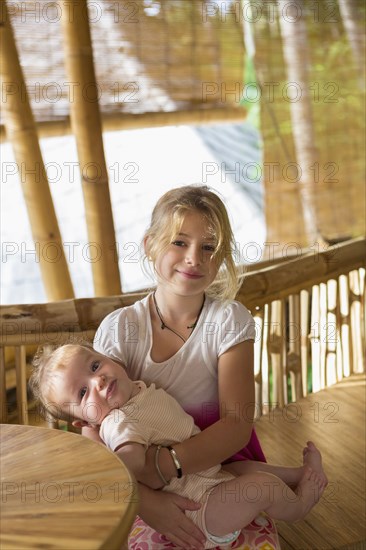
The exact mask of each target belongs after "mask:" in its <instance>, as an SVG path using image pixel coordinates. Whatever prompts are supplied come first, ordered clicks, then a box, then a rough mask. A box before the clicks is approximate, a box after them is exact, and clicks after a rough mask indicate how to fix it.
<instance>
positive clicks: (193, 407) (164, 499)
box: [86, 186, 301, 548]
mask: <svg viewBox="0 0 366 550" xmlns="http://www.w3.org/2000/svg"><path fill="white" fill-rule="evenodd" d="M144 249H145V253H146V261H147V262H148V263H149V265H150V266H151V268H152V270H153V272H154V275H155V278H156V289H155V290H154V291H152V292H151V293H150V294H149V295H148V296H147V297H146V298H144V299H142V300H140V301H138V302H136V303H135V304H133V305H132V306H129V307H125V308H122V309H119V310H117V311H114V312H113V313H111V314H110V315H108V316H107V317H106V318H105V319H104V320H103V322H102V323H101V325H100V327H99V329H98V331H97V334H96V338H95V341H94V347H95V349H96V350H97V351H99V352H100V353H103V354H105V355H108V356H109V357H111V358H113V359H115V360H117V361H120V362H122V363H123V364H124V365H126V368H127V372H128V375H129V377H130V378H131V379H132V380H143V381H144V382H145V383H146V384H148V385H150V384H151V383H154V384H155V385H156V387H158V388H163V389H164V390H166V391H167V392H168V393H170V395H172V396H173V397H174V398H175V399H177V401H178V402H179V403H180V405H181V406H182V407H183V409H184V410H185V411H186V412H187V413H189V414H190V415H192V416H193V418H194V420H195V423H196V424H197V425H198V426H199V427H200V428H201V430H202V432H201V433H199V434H198V435H196V436H194V437H192V438H190V439H188V440H187V441H184V442H182V443H178V444H176V445H174V447H173V448H174V458H176V461H173V460H172V454H171V453H170V452H169V450H168V449H165V448H164V449H163V448H162V449H160V452H159V455H158V464H156V448H154V446H152V447H150V449H149V450H148V452H147V457H146V464H147V466H146V467H145V470H144V476H143V477H140V478H139V481H140V482H142V483H141V484H140V489H141V490H140V495H141V507H140V516H141V517H142V518H143V519H144V520H145V521H146V522H147V523H148V524H149V525H150V526H152V527H153V528H154V529H155V530H157V531H158V532H160V533H162V534H164V535H165V536H166V537H167V538H168V539H169V540H170V541H172V542H173V543H175V544H177V545H178V546H181V547H183V548H203V544H204V540H205V538H204V536H203V533H202V532H201V531H200V530H199V529H198V527H196V526H195V525H194V524H193V522H192V521H190V519H189V518H188V517H187V516H186V515H185V514H184V511H185V510H194V509H197V508H198V507H199V504H196V503H194V502H193V501H191V500H189V499H186V498H183V497H180V496H178V495H174V494H167V493H165V492H162V491H154V490H152V489H159V488H161V487H162V485H163V483H162V478H163V479H164V480H166V481H170V480H171V479H172V478H174V477H176V476H177V472H178V468H179V469H180V470H181V472H183V473H184V474H191V473H195V472H199V471H202V470H206V469H208V468H210V467H212V466H213V465H215V464H219V463H224V462H226V461H228V462H230V465H228V466H226V468H227V469H228V470H230V471H231V472H232V473H234V474H235V475H241V473H242V464H243V462H242V461H243V460H245V459H247V460H248V459H249V460H252V461H262V462H263V463H262V464H261V469H263V468H265V467H268V468H271V469H270V470H269V471H270V472H272V473H274V474H276V475H279V477H281V478H282V479H283V480H284V481H285V483H293V484H295V485H296V484H297V483H298V482H299V481H300V478H301V472H300V469H294V468H290V469H284V468H279V469H277V470H276V467H269V466H268V465H266V464H265V463H264V462H265V459H264V456H263V453H262V451H261V448H260V445H259V442H258V440H257V438H256V436H255V433H254V431H253V412H254V372H253V343H254V339H255V326H254V321H253V318H252V316H251V315H250V313H249V312H248V310H247V309H246V308H245V307H244V306H243V305H242V304H241V303H239V302H236V301H234V300H233V299H234V297H235V294H236V292H237V289H238V282H237V272H236V268H235V263H234V260H233V250H234V239H233V233H232V230H231V227H230V222H229V218H228V214H227V211H226V208H225V206H224V204H223V202H222V200H221V199H220V198H219V196H218V195H217V194H216V193H214V192H212V191H211V190H210V189H209V188H208V187H206V186H185V187H180V188H177V189H172V190H170V191H168V192H167V193H165V194H164V195H163V196H162V197H161V198H160V200H159V201H158V202H157V204H156V206H155V208H154V210H153V213H152V217H151V223H150V226H149V228H148V229H147V231H146V233H145V236H144ZM86 435H87V434H86ZM90 436H91V437H93V434H90ZM247 467H248V464H247ZM253 467H254V468H255V469H258V464H255V462H253Z"/></svg>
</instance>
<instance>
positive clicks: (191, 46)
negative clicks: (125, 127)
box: [8, 0, 244, 122]
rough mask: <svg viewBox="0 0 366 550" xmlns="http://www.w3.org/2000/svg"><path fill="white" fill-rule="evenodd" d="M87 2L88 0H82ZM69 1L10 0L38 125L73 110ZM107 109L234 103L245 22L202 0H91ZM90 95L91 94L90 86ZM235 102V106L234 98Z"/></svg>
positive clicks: (184, 107)
mask: <svg viewBox="0 0 366 550" xmlns="http://www.w3.org/2000/svg"><path fill="white" fill-rule="evenodd" d="M83 3H85V5H86V2H85V0H83ZM71 6H72V3H70V2H66V1H60V2H49V0H37V1H36V2H33V1H27V2H21V3H19V2H12V1H10V0H9V1H8V10H9V13H10V16H11V21H12V25H13V28H14V34H15V38H16V42H17V48H18V52H19V57H20V61H21V65H22V68H23V71H24V75H25V80H26V85H27V89H28V92H29V96H30V99H31V106H32V110H33V113H34V116H35V120H36V121H37V122H40V121H60V120H63V119H65V117H67V116H68V115H69V101H70V100H71V101H72V97H73V94H74V93H75V87H77V86H78V85H79V83H78V82H68V78H67V76H66V72H65V67H64V54H63V44H62V33H61V22H60V19H61V10H66V9H67V10H69V17H73V13H72V7H71ZM89 17H90V27H91V35H92V43H93V54H94V63H95V72H96V79H97V86H98V96H99V106H100V110H101V112H102V114H113V113H118V114H121V113H126V114H139V113H145V112H161V111H162V112H172V111H187V110H192V109H197V108H200V109H208V108H220V107H221V108H222V107H224V108H225V107H227V108H229V107H230V106H232V105H233V104H234V102H235V94H231V95H225V94H224V96H223V97H222V95H221V87H223V88H225V89H227V90H233V89H235V86H237V85H238V83H239V82H240V83H241V82H242V79H243V60H244V51H243V36H242V26H241V24H240V22H239V21H238V20H237V18H236V17H235V16H234V15H231V16H230V15H228V16H227V17H225V20H224V19H223V18H222V17H221V16H220V12H219V10H216V11H215V9H213V8H212V7H211V8H210V7H209V6H206V5H205V2H202V1H198V0H193V1H192V0H189V1H187V0H183V1H164V2H156V1H154V2H153V1H146V0H144V1H143V0H134V1H133V2H126V1H125V0H122V1H113V2H109V1H101V0H99V1H98V2H89ZM85 96H86V99H88V97H89V96H90V97H91V96H92V90H91V87H90V89H88V86H86V88H85ZM236 106H237V103H236Z"/></svg>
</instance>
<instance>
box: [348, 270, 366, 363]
mask: <svg viewBox="0 0 366 550" xmlns="http://www.w3.org/2000/svg"><path fill="white" fill-rule="evenodd" d="M348 277H349V290H350V322H351V338H352V352H353V372H354V373H359V372H363V371H364V369H365V364H364V360H365V349H364V345H362V332H363V330H362V313H361V295H362V291H361V285H360V273H359V270H355V271H351V273H350V274H349V276H348Z"/></svg>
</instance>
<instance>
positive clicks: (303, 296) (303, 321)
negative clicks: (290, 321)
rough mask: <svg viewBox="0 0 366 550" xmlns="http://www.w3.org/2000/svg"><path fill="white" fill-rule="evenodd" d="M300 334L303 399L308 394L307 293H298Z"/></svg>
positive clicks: (303, 291)
mask: <svg viewBox="0 0 366 550" xmlns="http://www.w3.org/2000/svg"><path fill="white" fill-rule="evenodd" d="M300 332H301V376H302V391H303V395H304V397H306V396H307V394H308V358H309V334H308V333H309V292H308V291H307V290H302V291H301V292H300Z"/></svg>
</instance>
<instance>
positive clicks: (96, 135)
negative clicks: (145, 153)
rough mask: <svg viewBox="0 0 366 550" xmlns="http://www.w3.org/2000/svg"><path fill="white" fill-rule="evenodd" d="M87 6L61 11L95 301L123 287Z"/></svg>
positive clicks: (76, 3) (77, 0) (75, 2)
mask: <svg viewBox="0 0 366 550" xmlns="http://www.w3.org/2000/svg"><path fill="white" fill-rule="evenodd" d="M86 7H87V3H86V2H83V1H80V0H73V1H72V8H73V10H72V14H73V15H72V17H70V14H69V10H62V19H61V21H62V28H63V36H64V51H65V64H66V74H67V76H68V79H69V81H71V82H73V83H74V84H76V85H75V86H74V89H75V94H74V98H73V101H72V102H71V103H70V115H71V125H72V129H73V132H74V134H75V137H76V144H77V149H78V156H79V161H80V166H81V177H82V188H83V193H84V201H85V214H86V223H87V230H88V238H89V242H90V243H92V244H93V245H94V246H95V247H96V259H95V261H94V262H93V263H92V271H93V280H94V291H95V295H96V296H108V295H113V294H120V293H121V282H120V274H119V269H118V256H117V247H116V242H115V231H114V223H113V214H112V206H111V200H110V194H109V186H108V174H107V166H106V162H105V157H104V148H103V138H102V126H101V120H100V114H99V106H98V88H97V85H96V79H95V73H94V63H93V50H92V42H91V36H90V28H89V19H88V10H87V9H86Z"/></svg>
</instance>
